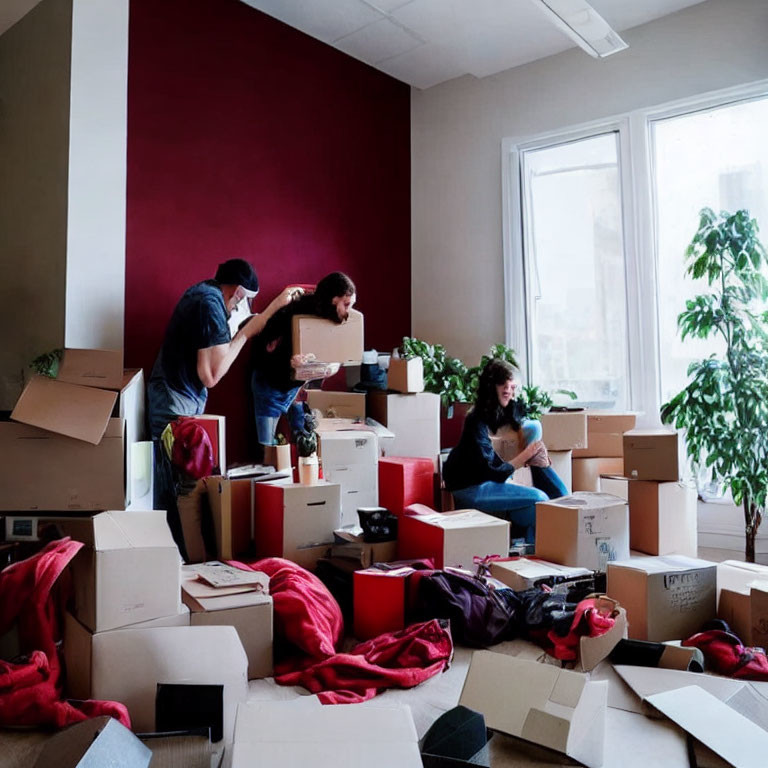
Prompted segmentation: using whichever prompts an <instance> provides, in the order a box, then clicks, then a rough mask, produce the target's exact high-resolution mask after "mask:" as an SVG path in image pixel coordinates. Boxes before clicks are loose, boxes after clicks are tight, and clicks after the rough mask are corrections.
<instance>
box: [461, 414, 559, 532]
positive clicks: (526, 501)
mask: <svg viewBox="0 0 768 768" xmlns="http://www.w3.org/2000/svg"><path fill="white" fill-rule="evenodd" d="M520 432H521V437H522V441H521V442H522V445H521V447H520V450H522V449H523V448H524V447H525V446H527V445H530V444H531V443H533V442H536V441H537V440H541V422H540V421H532V420H528V419H526V420H525V421H523V423H522V424H521V425H520ZM530 470H531V478H532V480H533V486H534V487H533V488H529V487H528V486H526V485H517V484H516V483H512V482H510V481H509V480H508V481H507V482H506V483H496V482H493V481H489V482H487V483H481V484H480V485H472V486H470V487H469V488H462V489H461V490H460V491H454V492H453V498H454V499H455V501H456V503H457V504H458V505H459V506H460V507H469V508H472V509H479V510H480V511H481V512H487V513H488V514H489V515H494V516H495V517H500V518H502V519H504V520H509V522H510V523H512V524H513V525H516V526H518V527H519V528H522V529H523V530H524V531H525V540H526V542H527V543H528V544H533V543H534V542H535V533H536V502H538V501H547V500H548V499H556V498H558V497H559V496H565V495H566V494H567V493H568V489H567V488H566V487H565V484H564V483H563V481H562V480H561V479H560V477H559V476H558V474H557V472H555V470H554V469H552V467H531V468H530Z"/></svg>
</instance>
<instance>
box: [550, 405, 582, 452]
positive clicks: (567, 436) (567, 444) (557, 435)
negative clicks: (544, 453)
mask: <svg viewBox="0 0 768 768" xmlns="http://www.w3.org/2000/svg"><path fill="white" fill-rule="evenodd" d="M540 420H541V430H542V440H543V441H544V445H546V446H547V449H548V450H550V451H571V450H576V449H578V448H586V447H587V414H586V411H564V412H562V413H561V412H559V411H550V412H549V413H543V414H542V415H541V417H540Z"/></svg>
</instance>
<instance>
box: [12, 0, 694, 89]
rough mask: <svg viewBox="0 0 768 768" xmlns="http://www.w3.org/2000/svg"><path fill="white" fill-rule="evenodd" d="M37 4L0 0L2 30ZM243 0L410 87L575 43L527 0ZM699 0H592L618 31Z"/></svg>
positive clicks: (495, 68)
mask: <svg viewBox="0 0 768 768" xmlns="http://www.w3.org/2000/svg"><path fill="white" fill-rule="evenodd" d="M38 2H39V0H0V34H2V33H3V32H5V30H6V29H8V28H9V27H11V26H12V25H13V24H15V23H16V22H17V21H18V20H19V19H20V18H21V17H22V16H24V14H26V13H27V12H28V11H29V10H31V9H32V8H33V7H34V6H35V5H37V3H38ZM243 2H245V3H247V4H248V5H250V6H252V7H254V8H258V9H259V10H260V11H264V13H267V14H269V15H270V16H273V17H274V18H276V19H280V21H283V22H285V23H286V24H289V25H290V26H292V27H295V28H296V29H299V30H301V31H302V32H306V33H307V34H308V35H311V36H312V37H315V38H317V39H318V40H322V41H323V42H324V43H328V44H329V45H332V46H333V47H334V48H338V49H339V50H340V51H344V53H348V54H349V55H350V56H354V57H355V58H356V59H359V60H360V61H364V62H366V63H367V64H370V65H371V66H373V67H375V68H376V69H379V70H381V71H382V72H386V73H387V74H388V75H392V76H393V77H396V78H397V79H398V80H402V81H403V82H405V83H408V84H409V85H413V86H415V87H416V88H429V87H431V86H433V85H437V84H438V83H442V82H444V81H446V80H452V79H453V78H455V77H461V76H462V75H474V76H475V77H486V76H487V75H492V74H495V73H496V72H501V71H503V70H505V69H510V68H511V67H517V66H519V65H520V64H525V63H527V62H529V61H535V60H536V59H541V58H544V57H545V56H551V55H552V54H554V53H560V52H561V51H564V50H566V49H568V48H573V47H574V46H575V43H574V42H573V41H572V40H571V39H570V38H569V37H567V36H566V35H565V34H564V33H562V32H560V31H559V30H558V29H557V28H556V27H555V26H554V25H553V24H552V23H551V22H550V21H549V20H548V19H547V18H546V17H545V15H544V14H543V13H542V12H541V11H540V10H539V9H538V8H537V7H536V6H535V5H534V3H533V2H531V0H243ZM699 2H702V0H591V5H592V6H593V7H594V8H595V10H596V11H597V12H598V13H599V14H600V15H601V16H602V17H603V18H604V19H605V20H606V21H607V22H608V24H610V25H611V26H612V27H613V29H614V30H616V31H617V32H619V33H621V32H622V31H623V30H625V29H629V28H630V27H635V26H637V25H638V24H645V23H646V22H648V21H652V20H653V19H658V18H660V17H661V16H666V15H667V14H669V13H674V12H675V11H679V10H681V9H682V8H687V7H688V6H690V5H696V4H697V3H699ZM586 55H587V54H586V53H585V54H584V56H586ZM615 55H616V56H621V55H622V54H621V53H618V54H615Z"/></svg>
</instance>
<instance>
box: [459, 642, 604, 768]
mask: <svg viewBox="0 0 768 768" xmlns="http://www.w3.org/2000/svg"><path fill="white" fill-rule="evenodd" d="M510 691H515V695H514V696H510ZM607 700H608V683H607V681H590V680H589V678H588V677H587V676H586V675H583V674H581V673H579V672H571V671H570V670H567V669H558V668H557V667H555V666H552V665H549V664H540V663H538V662H535V661H527V660H524V659H518V658H516V657H514V656H507V655H506V654H503V653H494V652H492V651H475V652H474V653H473V654H472V661H471V662H470V665H469V672H468V673H467V678H466V680H465V682H464V688H463V689H462V692H461V697H460V698H459V704H460V705H463V706H465V707H469V708H470V709H474V710H475V711H477V712H482V714H483V715H484V716H485V722H486V725H487V726H488V727H489V728H492V729H494V730H498V731H501V732H502V733H507V734H509V735H510V736H516V737H518V738H521V739H525V740H526V741H531V742H533V743H534V744H540V745H541V746H543V747H547V748H548V749H554V750H556V751H557V752H562V753H564V754H566V755H568V756H569V757H572V758H573V759H575V760H578V761H579V762H581V763H583V764H584V765H586V766H590V768H599V766H602V765H603V754H604V745H605V721H606V708H607Z"/></svg>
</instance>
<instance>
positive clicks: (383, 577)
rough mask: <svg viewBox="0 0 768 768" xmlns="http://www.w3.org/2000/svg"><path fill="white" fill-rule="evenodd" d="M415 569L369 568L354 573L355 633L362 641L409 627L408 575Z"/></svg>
mask: <svg viewBox="0 0 768 768" xmlns="http://www.w3.org/2000/svg"><path fill="white" fill-rule="evenodd" d="M413 572H414V570H413V568H409V567H404V568H397V569H395V570H392V571H380V570H379V569H378V568H365V569H363V570H360V571H355V572H354V573H353V574H352V590H353V632H354V633H355V637H356V638H358V639H359V640H368V639H370V638H372V637H378V636H379V635H383V634H384V633H385V632H397V631H398V630H400V629H404V628H405V623H406V613H407V611H408V578H409V577H410V575H411V574H412V573H413Z"/></svg>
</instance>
